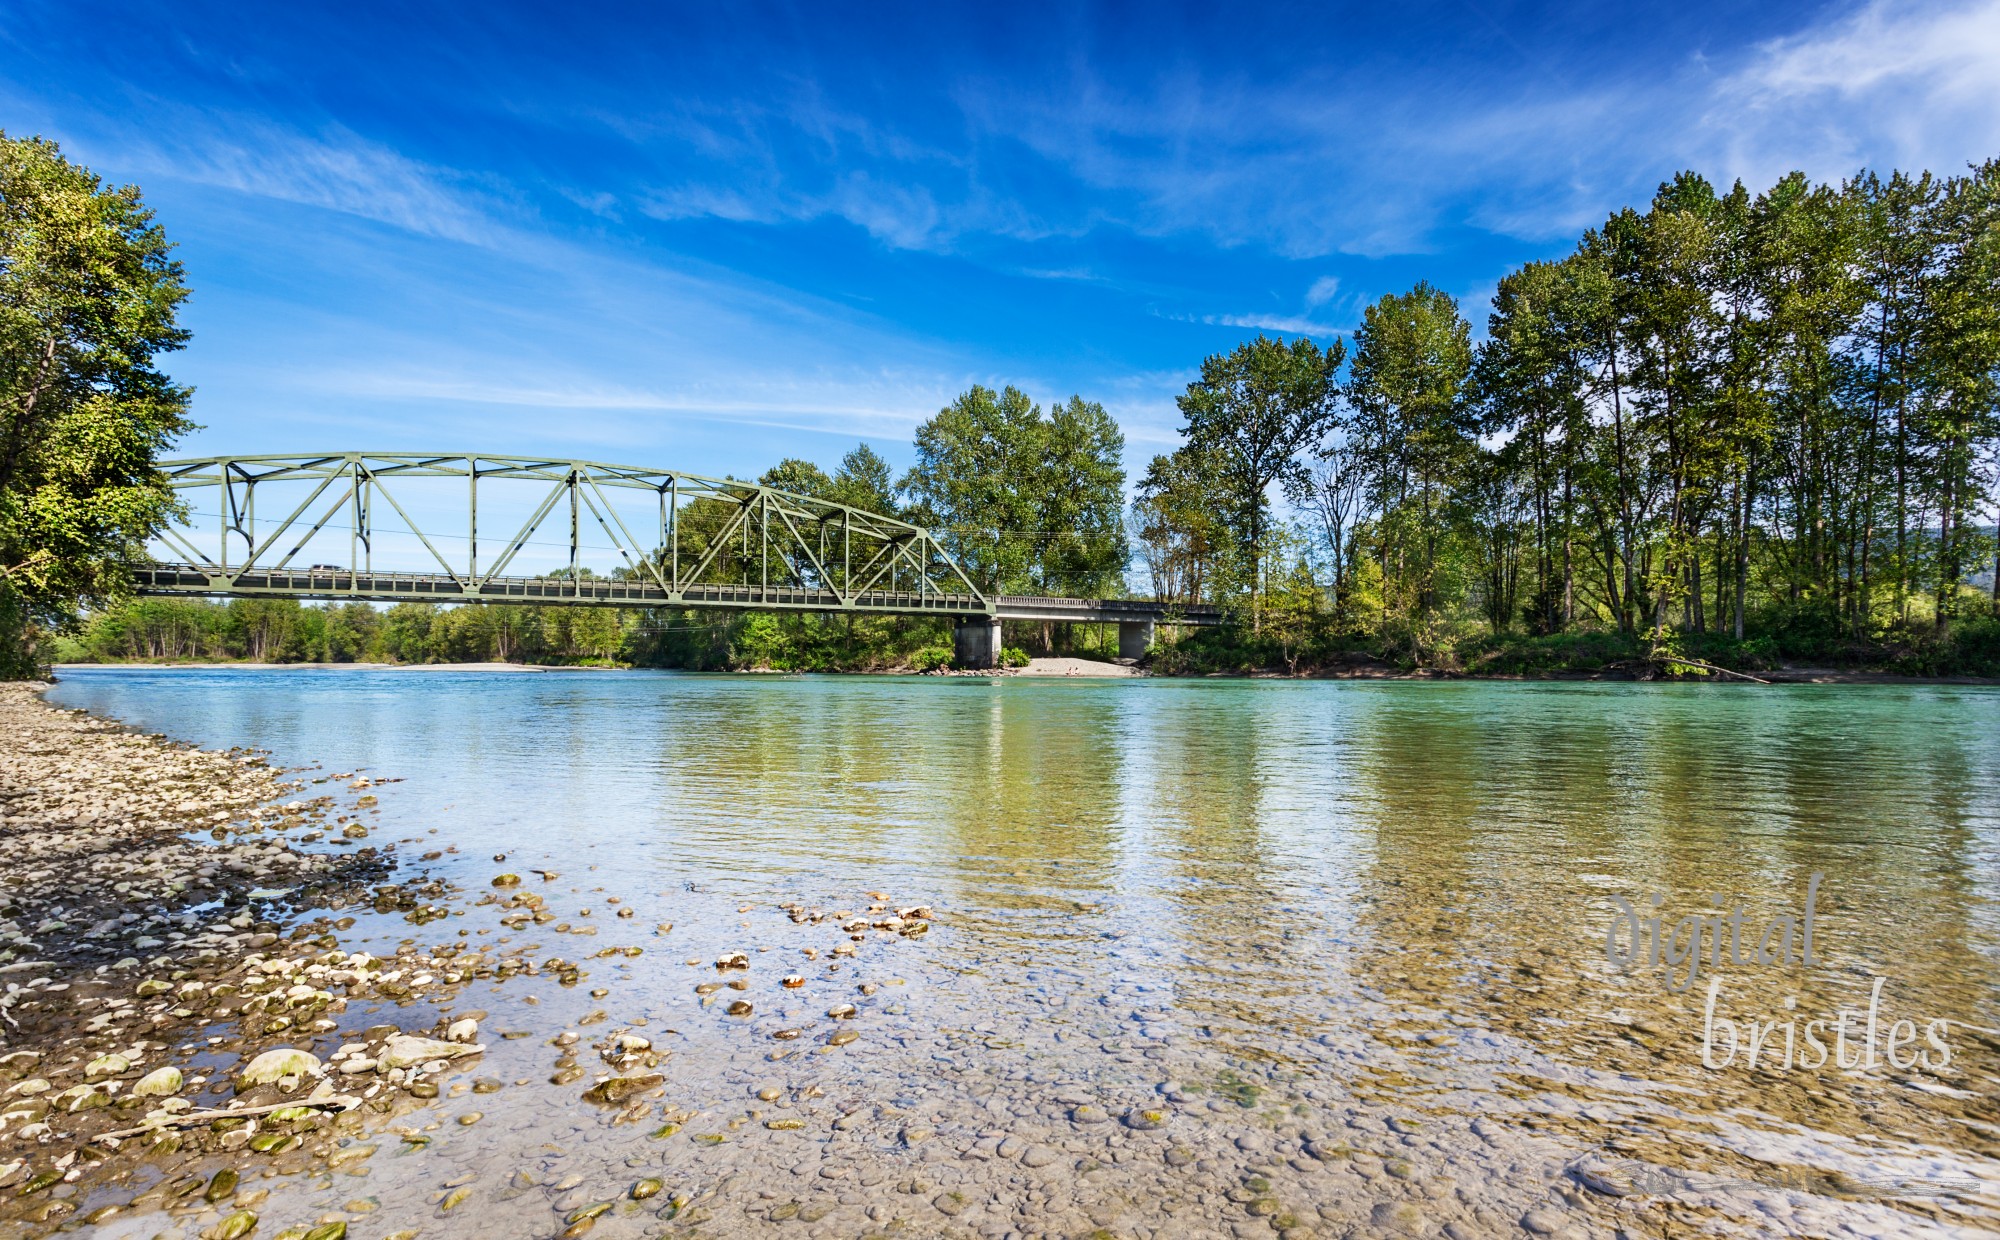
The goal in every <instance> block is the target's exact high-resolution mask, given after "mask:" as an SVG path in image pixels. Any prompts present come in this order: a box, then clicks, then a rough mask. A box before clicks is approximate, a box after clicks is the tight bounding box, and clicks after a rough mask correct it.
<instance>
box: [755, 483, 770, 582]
mask: <svg viewBox="0 0 2000 1240" xmlns="http://www.w3.org/2000/svg"><path fill="white" fill-rule="evenodd" d="M757 588H758V589H759V590H761V591H762V592H763V595H760V596H759V598H758V601H759V602H762V601H763V596H764V595H769V594H770V592H771V493H770V492H769V491H759V492H757Z"/></svg>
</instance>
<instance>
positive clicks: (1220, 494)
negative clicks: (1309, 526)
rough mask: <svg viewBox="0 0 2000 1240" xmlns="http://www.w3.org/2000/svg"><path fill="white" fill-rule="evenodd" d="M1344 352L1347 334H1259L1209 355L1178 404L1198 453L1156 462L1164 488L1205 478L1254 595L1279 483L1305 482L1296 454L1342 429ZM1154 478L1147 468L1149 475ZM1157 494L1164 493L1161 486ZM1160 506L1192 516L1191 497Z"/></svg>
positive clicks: (1190, 446)
mask: <svg viewBox="0 0 2000 1240" xmlns="http://www.w3.org/2000/svg"><path fill="white" fill-rule="evenodd" d="M1346 355H1347V346H1346V344H1345V343H1344V342H1343V341H1339V340H1336V341H1334V342H1333V344H1332V346H1331V347H1329V348H1326V349H1321V348H1320V347H1319V346H1318V345H1316V344H1314V343H1313V342H1312V341H1311V340H1307V339H1305V338H1303V337H1301V338H1300V339H1297V340H1294V341H1291V342H1290V343H1287V342H1285V341H1282V340H1276V339H1273V338H1271V337H1269V336H1264V335H1259V336H1258V337H1257V338H1256V339H1254V340H1251V341H1249V342H1248V343H1245V344H1242V345H1239V346H1238V347H1237V348H1236V349H1235V350H1233V351H1231V352H1229V353H1218V354H1215V355H1214V356H1211V357H1209V358H1206V359H1204V360H1203V362H1202V364H1201V377H1200V378H1198V379H1196V380H1195V381H1194V382H1193V383H1190V384H1189V385H1188V388H1187V391H1186V392H1184V393H1183V394H1182V395H1181V396H1180V397H1179V398H1178V400H1177V401H1176V403H1177V404H1178V405H1179V407H1180V411H1181V417H1182V429H1181V433H1182V435H1183V436H1184V437H1185V439H1186V440H1187V446H1186V448H1185V449H1184V451H1187V452H1189V453H1192V454H1193V455H1192V457H1191V458H1190V459H1189V460H1187V461H1184V462H1182V463H1180V464H1178V465H1173V464H1168V465H1161V464H1160V463H1159V462H1157V461H1156V462H1155V466H1156V468H1157V469H1158V471H1159V473H1160V475H1161V484H1160V485H1161V486H1162V487H1165V488H1172V487H1174V486H1175V485H1180V486H1186V485H1187V484H1188V483H1190V482H1194V481H1197V480H1198V481H1199V483H1200V484H1201V485H1202V486H1203V487H1204V488H1205V489H1206V491H1207V494H1206V495H1205V496H1204V497H1203V500H1202V503H1203V506H1205V507H1209V508H1212V509H1213V510H1214V512H1215V513H1216V514H1217V515H1218V516H1220V518H1221V520H1222V521H1223V522H1224V523H1225V524H1226V526H1227V528H1228V529H1229V530H1230V531H1231V532H1232V533H1233V534H1234V535H1235V537H1236V541H1237V543H1238V546H1239V547H1240V548H1241V554H1240V563H1241V565H1242V566H1244V567H1247V568H1248V570H1249V574H1250V579H1249V580H1248V581H1244V582H1242V584H1244V585H1248V586H1250V587H1251V588H1252V589H1253V591H1254V589H1255V586H1256V579H1257V577H1258V576H1259V575H1261V574H1262V572H1263V571H1264V570H1265V567H1266V565H1265V562H1264V553H1265V542H1266V539H1265V529H1266V526H1267V525H1268V523H1269V516H1268V514H1269V507H1270V500H1269V491H1270V489H1271V485H1272V484H1273V483H1278V482H1282V483H1287V484H1289V485H1290V486H1293V487H1296V486H1297V485H1298V484H1299V483H1300V482H1302V481H1303V479H1304V472H1305V471H1304V467H1303V466H1302V465H1301V464H1300V463H1299V460H1298V456H1299V454H1300V453H1301V452H1304V451H1307V450H1309V449H1311V448H1313V447H1315V446H1316V445H1318V443H1319V442H1320V441H1321V439H1323V438H1324V436H1325V435H1326V433H1327V431H1329V430H1330V429H1332V427H1333V425H1334V422H1335V419H1336V417H1337V416H1338V413H1339V406H1338V398H1339V374H1340V367H1341V364H1342V362H1343V361H1344V359H1345V358H1346ZM1152 477H1153V475H1152V473H1150V472H1149V475H1148V478H1149V481H1150V480H1151V479H1152ZM1149 490H1154V491H1155V492H1156V493H1157V491H1158V488H1149ZM1161 511H1162V513H1167V512H1178V513H1179V514H1180V515H1182V516H1183V517H1185V516H1186V515H1188V514H1187V509H1186V505H1185V503H1179V504H1175V505H1173V506H1172V507H1171V508H1163V509H1162V510H1161ZM1217 584H1221V582H1218V583H1217ZM1231 584H1235V583H1231ZM1252 597H1253V600H1254V597H1255V595H1254V593H1253V596H1252ZM1253 627H1254V607H1253Z"/></svg>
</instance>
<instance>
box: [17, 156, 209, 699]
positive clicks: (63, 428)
mask: <svg viewBox="0 0 2000 1240" xmlns="http://www.w3.org/2000/svg"><path fill="white" fill-rule="evenodd" d="M170 248H171V247H169V245H168V243H167V240H166V236H165V234H164V233H163V232H162V231H161V230H160V229H159V227H158V226H157V225H155V224H154V223H153V216H152V212H150V211H149V210H147V209H146V207H145V205H144V204H143V203H142V202H141V201H140V197H139V191H138V190H137V189H135V188H133V187H131V186H125V187H122V188H117V189H109V188H106V187H104V186H103V185H102V184H101V183H100V182H99V181H98V179H97V178H96V177H95V176H92V175H91V174H90V172H89V171H87V170H86V169H83V168H80V167H78V166H76V165H75V164H72V163H70V162H68V161H67V160H65V159H64V158H63V157H62V153H61V151H60V150H58V149H57V147H56V145H55V144H54V143H52V142H46V141H43V140H41V139H39V138H30V139H16V138H9V137H7V136H6V135H5V134H4V133H0V676H23V675H29V674H32V673H33V672H34V670H35V665H36V662H37V656H36V654H35V650H34V637H35V634H36V632H38V631H39V630H40V629H42V628H45V627H47V626H51V625H56V626H60V625H63V624H66V623H68V622H70V621H71V620H73V619H74V617H75V616H76V614H77V612H78V609H79V608H81V607H84V606H91V605H102V604H104V603H106V602H108V601H110V600H113V599H116V598H119V597H121V596H122V595H124V594H125V593H126V592H127V591H128V589H129V587H128V584H127V573H126V566H127V565H128V564H129V563H130V562H132V561H133V560H135V559H138V558H141V557H142V556H143V552H144V548H145V542H146V538H147V536H148V535H149V534H150V532H151V531H152V530H153V528H155V527H156V526H157V525H158V524H159V523H160V522H161V521H162V520H163V519H164V518H165V517H166V516H167V515H168V514H169V513H170V512H171V511H172V508H173V502H172V497H171V494H170V492H169V491H168V489H167V487H166V485H165V479H164V478H162V477H161V475H160V473H159V471H158V470H157V469H156V468H155V467H154V461H155V460H156V459H157V458H158V456H159V454H160V452H161V451H163V450H164V449H165V448H166V447H167V445H168V444H170V443H171V442H172V441H173V439H174V437H175V436H177V435H179V434H181V433H182V432H183V431H185V430H187V429H188V428H189V423H188V421H187V420H186V417H185V416H184V415H185V413H186V410H187V405H188V396H189V393H188V391H187V389H185V388H181V387H177V386H175V385H174V384H173V383H172V382H171V381H169V380H168V378H167V377H166V375H164V374H162V373H161V372H160V371H159V370H158V369H157V368H156V367H155V365H154V361H155V359H156V358H157V357H158V355H159V354H161V353H165V352H170V351H172V350H174V349H178V348H180V347H181V346H182V345H183V344H185V343H186V341H187V332H186V331H184V330H182V329H181V328H180V327H179V326H178V325H177V324H176V323H175V318H174V316H175V313H176V311H177V310H178V308H179V306H180V303H181V302H182V301H183V300H184V299H185V298H186V297H187V288H186V286H185V284H184V283H183V282H182V273H181V268H180V265H179V264H178V263H176V262H174V261H173V260H172V259H171V258H170V257H169V251H170Z"/></svg>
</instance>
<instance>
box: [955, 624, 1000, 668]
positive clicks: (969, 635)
mask: <svg viewBox="0 0 2000 1240" xmlns="http://www.w3.org/2000/svg"><path fill="white" fill-rule="evenodd" d="M951 649H952V660H953V661H954V662H956V663H957V664H958V665H959V666H960V667H982V668H987V667H999V666H1000V621H999V619H998V618H997V617H994V616H974V617H972V618H971V619H969V620H961V621H960V622H959V623H958V624H957V625H956V626H955V627H954V628H953V629H952V631H951Z"/></svg>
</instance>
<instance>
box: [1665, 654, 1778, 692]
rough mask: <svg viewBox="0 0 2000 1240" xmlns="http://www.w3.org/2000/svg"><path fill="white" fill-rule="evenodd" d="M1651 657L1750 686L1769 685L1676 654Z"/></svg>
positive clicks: (1745, 673)
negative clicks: (1731, 678)
mask: <svg viewBox="0 0 2000 1240" xmlns="http://www.w3.org/2000/svg"><path fill="white" fill-rule="evenodd" d="M1653 657H1654V658H1656V659H1658V660H1660V661H1661V662H1662V663H1679V664H1682V665H1683V666H1686V667H1698V668H1700V669H1702V670H1703V671H1705V672H1714V673H1716V674H1717V675H1720V676H1734V677H1736V678H1737V679H1738V680H1747V681H1750V682H1751V683H1752V684H1759V685H1768V684H1770V683H1771V682H1770V681H1768V680H1759V679H1758V678H1757V677H1755V676H1752V675H1750V674H1749V673H1748V672H1732V671H1730V670H1729V669H1728V668H1726V667H1717V666H1716V665H1715V664H1713V663H1703V662H1702V661H1701V660H1700V659H1683V658H1682V657H1681V656H1679V655H1677V654H1659V655H1654V656H1653Z"/></svg>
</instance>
